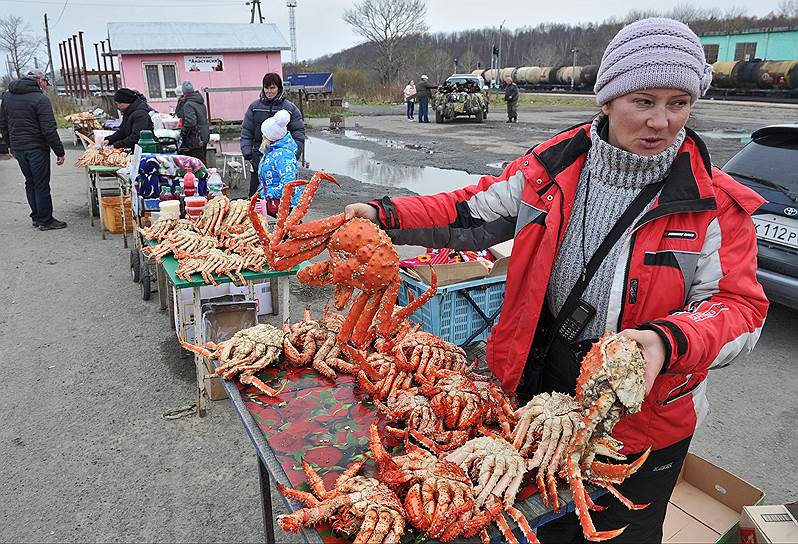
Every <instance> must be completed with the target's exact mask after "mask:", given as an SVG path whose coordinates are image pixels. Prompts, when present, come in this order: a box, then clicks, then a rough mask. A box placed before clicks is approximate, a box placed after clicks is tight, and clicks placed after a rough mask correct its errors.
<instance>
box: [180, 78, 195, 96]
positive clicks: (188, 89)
mask: <svg viewBox="0 0 798 544" xmlns="http://www.w3.org/2000/svg"><path fill="white" fill-rule="evenodd" d="M180 89H181V90H182V91H183V94H191V93H193V92H194V85H192V84H191V82H190V81H184V82H183V84H182V85H180Z"/></svg>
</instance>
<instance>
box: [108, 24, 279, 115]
mask: <svg viewBox="0 0 798 544" xmlns="http://www.w3.org/2000/svg"><path fill="white" fill-rule="evenodd" d="M108 37H109V38H110V41H111V47H113V52H114V53H115V54H117V55H118V56H119V65H120V66H119V70H120V71H121V73H122V85H123V86H125V87H128V88H131V89H136V90H137V91H139V92H141V93H142V94H143V95H144V96H146V97H147V101H148V102H149V104H150V105H151V106H152V107H153V108H155V109H157V110H158V111H160V112H169V111H171V110H173V109H174V108H175V105H176V104H177V96H176V95H175V87H177V86H178V85H180V83H181V82H182V81H185V80H188V81H190V82H191V83H192V84H193V85H194V88H195V89H196V90H198V91H200V92H201V93H202V94H203V96H204V98H205V100H206V103H207V105H208V110H209V113H210V117H211V119H222V120H224V121H240V120H241V119H243V117H244V112H245V111H246V109H247V106H249V104H250V103H251V102H252V101H253V100H255V99H257V98H258V96H259V93H260V89H261V81H262V79H263V75H264V74H265V73H267V72H277V73H278V74H280V75H282V72H283V70H282V61H281V57H280V52H281V51H285V50H289V49H290V47H289V45H288V42H287V41H286V39H285V37H283V35H282V34H281V33H280V31H279V30H278V29H277V26H276V25H274V24H238V23H185V22H181V23H179V24H178V23H108Z"/></svg>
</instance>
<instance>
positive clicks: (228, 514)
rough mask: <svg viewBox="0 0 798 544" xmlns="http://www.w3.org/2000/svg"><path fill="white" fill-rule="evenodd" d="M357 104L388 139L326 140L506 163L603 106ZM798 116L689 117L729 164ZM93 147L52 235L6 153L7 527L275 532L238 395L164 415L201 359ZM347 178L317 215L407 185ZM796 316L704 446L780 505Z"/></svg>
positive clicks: (417, 157)
mask: <svg viewBox="0 0 798 544" xmlns="http://www.w3.org/2000/svg"><path fill="white" fill-rule="evenodd" d="M352 109H353V110H357V111H358V112H359V113H360V115H359V116H353V117H347V118H346V123H347V126H348V127H349V128H354V129H356V130H357V131H359V132H361V133H362V134H364V135H366V136H368V137H371V138H373V139H374V140H378V141H367V140H352V139H349V138H346V137H345V136H343V135H336V134H330V133H327V132H325V131H322V130H321V128H322V127H325V126H326V121H325V120H318V119H313V120H311V121H310V124H311V125H314V128H313V129H310V130H309V131H308V132H309V136H310V137H311V148H312V139H313V138H323V139H326V140H329V141H333V142H335V143H341V144H345V145H347V146H350V147H354V148H359V149H363V150H366V151H371V152H373V153H374V155H373V160H376V161H383V162H384V163H386V164H401V165H407V166H419V165H424V166H434V167H439V168H450V169H457V170H464V171H467V172H470V173H476V174H483V173H497V172H498V169H497V168H495V167H488V166H486V165H487V164H488V163H501V162H503V161H509V160H512V159H514V158H515V157H517V156H518V155H519V154H520V153H522V152H523V151H524V150H526V149H527V148H529V147H530V146H532V145H533V144H535V143H537V142H540V141H543V140H544V139H545V138H547V137H548V136H551V135H552V134H554V133H555V132H557V131H558V130H561V129H563V128H566V127H568V126H571V125H573V124H576V123H578V122H580V121H584V120H585V119H588V118H589V117H590V115H591V114H592V113H594V112H595V108H592V107H590V106H586V107H585V108H557V107H545V108H532V107H524V108H522V109H521V111H520V115H519V123H518V124H517V125H506V124H505V123H504V117H503V115H501V112H491V114H490V116H489V118H488V120H487V122H486V123H485V124H483V125H477V124H474V123H473V122H470V121H467V120H459V121H456V122H453V123H447V124H445V125H436V124H434V123H431V124H428V125H419V124H418V123H410V122H408V121H406V120H405V119H404V115H403V106H401V105H397V106H388V107H381V108H364V107H352ZM795 119H798V109H796V108H782V107H775V106H762V105H742V106H741V105H731V104H724V103H711V102H703V101H702V102H701V103H700V104H699V105H698V107H697V108H696V109H695V114H694V118H693V119H692V120H691V125H692V126H693V127H695V128H696V129H698V130H699V131H702V132H705V133H710V134H708V136H710V135H711V136H713V137H707V138H706V142H707V144H708V146H709V148H710V151H711V153H712V154H713V157H714V159H715V162H716V163H718V164H722V163H723V162H725V160H726V159H728V157H729V156H731V155H732V154H733V153H734V152H735V151H736V150H737V149H739V148H740V147H741V146H742V144H741V143H740V137H741V135H742V136H744V135H746V134H748V133H750V131H751V130H752V129H754V128H756V127H758V126H761V125H763V124H768V123H773V122H784V121H793V120H795ZM381 140H392V141H394V142H396V141H399V142H402V143H407V144H412V145H413V146H418V147H419V148H420V149H413V148H407V147H401V148H398V147H396V146H395V147H388V146H387V145H385V144H384V143H381ZM429 150H431V151H432V153H429V152H428V151H429ZM77 156H78V152H77V151H75V150H69V151H68V154H67V166H63V167H61V168H56V167H55V165H54V163H53V181H52V187H53V194H54V199H55V202H56V204H55V215H56V217H58V218H59V219H63V220H65V221H67V222H68V223H69V227H68V228H67V229H65V230H62V231H53V232H40V231H38V230H35V229H32V228H31V226H30V222H29V220H28V217H27V213H28V211H27V205H26V203H25V195H24V189H23V183H22V176H21V174H20V172H19V169H18V167H17V164H16V162H15V161H13V160H10V159H6V160H0V250H2V255H3V259H2V260H0V276H1V277H2V278H3V279H4V282H3V287H1V288H0V308H2V310H3V311H2V313H0V353H2V354H3V356H2V357H0V360H2V361H3V362H4V363H5V364H4V369H5V373H4V380H3V382H2V385H0V391H1V393H0V413H2V416H3V417H2V420H3V424H2V425H0V457H1V458H2V459H3V470H2V471H1V472H0V497H2V500H0V527H1V529H0V540H2V541H37V542H98V541H118V542H130V541H148V542H149V541H158V542H170V541H185V542H199V541H214V542H222V541H256V540H261V539H262V537H261V533H260V531H261V530H262V526H261V517H260V507H259V502H258V483H257V477H256V474H257V464H256V462H255V456H254V450H253V449H252V447H251V445H250V443H249V441H248V439H247V437H246V436H245V434H244V432H243V430H242V428H241V425H240V422H239V420H238V417H237V416H236V415H235V413H233V411H232V410H231V409H230V407H229V405H228V404H227V402H226V401H219V402H215V403H213V404H212V406H211V407H210V409H209V413H208V417H206V418H205V419H199V418H197V417H190V418H184V419H179V420H174V421H167V420H164V419H162V418H161V414H162V413H163V412H164V411H166V410H168V409H170V408H175V407H177V406H182V405H185V404H189V403H191V402H192V391H193V389H192V384H193V381H194V371H193V364H192V361H191V360H190V359H189V358H186V357H183V356H181V353H180V350H179V349H178V347H177V343H176V342H175V337H174V332H173V331H172V329H171V326H170V324H169V323H167V320H166V318H165V316H164V314H162V313H161V312H160V311H159V310H158V306H157V302H155V301H154V300H153V301H150V302H144V301H142V300H141V297H140V293H139V289H138V287H137V286H136V285H135V284H133V283H132V282H131V281H130V276H129V272H128V253H127V250H124V249H122V243H121V237H120V236H111V237H110V239H108V240H105V241H103V240H101V239H100V234H99V230H98V228H97V227H96V226H95V227H93V228H92V227H90V226H89V221H88V217H87V204H86V198H85V176H84V175H83V172H82V170H80V169H77V168H74V167H72V166H68V165H70V164H72V162H74V160H75V158H77ZM308 159H309V160H310V161H311V163H312V162H313V161H314V157H313V156H312V154H310V155H309V157H308ZM317 162H318V161H317ZM314 167H316V165H314ZM321 167H323V166H321ZM333 173H335V174H336V175H337V177H338V179H339V180H340V181H341V188H340V189H334V188H333V187H329V188H327V189H325V190H323V191H321V192H320V193H319V195H318V197H317V199H316V201H315V202H314V211H313V213H312V214H311V217H317V216H320V215H327V214H332V213H337V212H339V211H340V210H341V209H342V208H343V206H344V205H345V204H346V203H348V202H352V201H358V200H360V201H362V200H368V199H370V198H373V197H378V196H381V195H383V194H394V195H395V194H408V192H407V191H406V190H398V189H395V188H391V187H386V186H384V185H382V186H381V185H380V184H379V182H380V180H378V179H376V180H372V181H374V182H375V185H367V184H364V183H362V182H361V181H358V180H357V179H356V178H357V177H358V172H357V171H353V172H333ZM347 174H348V175H347ZM414 251H415V249H407V248H404V249H403V250H402V252H403V253H407V254H412V253H413V252H414ZM291 289H292V291H291V294H292V300H291V304H292V314H293V315H294V317H295V318H298V317H299V315H300V314H301V311H302V308H303V307H304V306H305V304H310V305H312V306H313V307H314V308H315V309H316V311H318V310H319V309H320V308H321V306H322V305H323V303H324V301H325V300H326V299H328V298H329V295H330V291H329V290H328V289H324V290H319V289H312V288H307V287H303V286H299V285H298V284H296V282H292V286H291ZM797 317H798V315H797V314H796V312H794V311H792V310H788V309H786V308H783V307H778V306H775V307H773V308H772V310H771V312H770V315H769V317H768V321H767V323H766V325H765V328H764V331H763V334H762V338H761V340H760V343H759V346H758V347H757V349H756V350H755V352H754V353H753V354H752V355H750V356H747V357H744V358H741V359H740V360H738V361H737V362H736V364H735V365H734V366H732V367H730V368H728V369H724V370H720V371H716V372H713V373H712V375H711V377H710V387H709V397H710V404H711V410H712V412H711V414H710V417H709V419H708V420H707V422H706V423H705V425H704V426H703V427H702V428H701V429H699V431H698V432H697V434H696V437H695V439H694V442H693V445H692V451H694V452H696V453H698V454H700V455H702V456H704V457H706V458H707V459H709V460H710V461H712V462H715V463H717V464H719V465H720V466H722V467H724V468H726V469H728V470H730V471H732V472H734V473H736V474H738V475H740V476H741V477H743V478H745V479H746V480H748V481H749V482H751V483H753V484H755V485H757V486H759V487H760V488H762V489H763V490H765V492H766V493H767V495H768V496H767V498H766V501H767V502H771V503H781V502H786V501H790V500H795V499H796V496H795V490H796V489H798V481H796V480H797V479H796V476H795V471H794V467H795V466H796V465H798V454H797V453H796V451H797V450H798V448H796V445H798V444H796V438H795V433H794V428H795V421H796V419H798V402H797V401H796V396H795V391H798V377H796V376H798V374H797V373H796V372H795V365H796V360H795V356H794V349H795V333H794V331H795V323H796V318H797ZM265 320H266V321H270V322H275V318H273V317H270V318H266V319H265ZM275 500H278V499H277V498H276V497H275ZM276 504H278V505H279V502H277V503H276ZM279 538H280V540H281V541H290V540H289V539H288V537H286V535H283V534H280V536H279Z"/></svg>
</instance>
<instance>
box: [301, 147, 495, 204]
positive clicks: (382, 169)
mask: <svg viewBox="0 0 798 544" xmlns="http://www.w3.org/2000/svg"><path fill="white" fill-rule="evenodd" d="M305 160H306V161H307V162H308V163H309V165H310V166H309V167H310V168H311V169H312V170H325V171H328V172H331V173H333V174H342V175H346V176H349V177H351V178H354V179H356V180H359V181H363V182H367V183H373V184H375V185H385V186H389V187H404V188H406V189H410V190H411V191H414V192H416V193H418V194H420V195H431V194H435V193H440V192H443V191H453V190H455V189H460V188H462V187H466V186H468V185H473V184H474V183H476V182H478V181H479V178H480V177H481V175H477V174H468V173H466V172H463V171H461V170H448V169H444V168H436V167H433V166H400V165H397V164H391V163H385V162H380V161H376V160H374V153H373V152H372V151H366V150H363V149H354V148H352V147H347V146H345V145H340V144H337V143H333V142H330V141H328V140H325V139H323V138H320V137H318V136H312V137H310V136H309V137H308V139H307V140H306V141H305Z"/></svg>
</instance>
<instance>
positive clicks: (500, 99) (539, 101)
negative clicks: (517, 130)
mask: <svg viewBox="0 0 798 544" xmlns="http://www.w3.org/2000/svg"><path fill="white" fill-rule="evenodd" d="M490 105H491V107H492V108H494V109H495V108H504V107H505V103H504V94H493V93H491V95H490ZM518 105H519V106H531V107H536V108H541V107H552V106H553V107H561V108H597V106H596V101H595V98H593V97H592V96H580V95H571V96H555V95H547V94H532V93H521V96H520V97H519V99H518Z"/></svg>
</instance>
